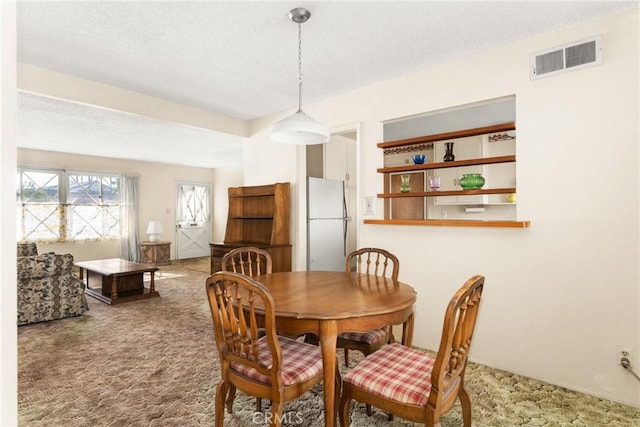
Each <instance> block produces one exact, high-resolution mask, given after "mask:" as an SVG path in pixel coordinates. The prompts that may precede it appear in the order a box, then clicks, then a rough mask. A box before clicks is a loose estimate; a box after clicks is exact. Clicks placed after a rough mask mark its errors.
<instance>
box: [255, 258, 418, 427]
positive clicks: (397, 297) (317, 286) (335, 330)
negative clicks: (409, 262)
mask: <svg viewBox="0 0 640 427" xmlns="http://www.w3.org/2000/svg"><path fill="white" fill-rule="evenodd" d="M254 279H255V280H257V281H258V282H260V283H262V284H263V285H264V286H266V287H267V288H268V289H269V291H270V292H271V295H272V297H273V301H274V303H275V315H276V329H277V330H278V332H280V333H285V334H293V335H301V334H304V333H314V334H316V335H317V336H318V337H319V341H320V346H321V349H322V364H323V370H324V378H323V386H324V389H323V395H324V424H325V426H332V427H333V426H335V425H336V407H335V398H336V387H335V382H334V378H335V371H336V368H337V359H336V340H337V337H338V335H339V334H340V333H342V332H346V331H358V332H366V331H369V330H371V329H375V328H380V327H383V326H385V325H400V324H402V325H403V332H402V342H403V343H404V344H406V345H411V337H412V336H413V305H414V303H415V301H416V292H415V290H414V289H413V288H412V287H411V286H409V285H407V284H405V283H401V282H398V281H397V280H393V279H391V278H386V277H380V276H366V275H360V274H356V273H346V272H335V271H294V272H278V273H272V274H265V275H260V276H256V277H254Z"/></svg>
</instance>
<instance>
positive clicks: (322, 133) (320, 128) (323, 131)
mask: <svg viewBox="0 0 640 427" xmlns="http://www.w3.org/2000/svg"><path fill="white" fill-rule="evenodd" d="M310 17H311V13H310V12H309V11H308V10H307V9H303V8H301V7H298V8H295V9H291V11H289V19H291V21H293V22H294V23H296V24H298V111H296V112H295V113H294V114H293V115H291V116H289V117H287V118H286V119H283V120H280V121H279V122H276V123H274V124H273V125H272V126H271V129H270V131H269V133H270V135H271V139H273V140H274V141H276V142H280V143H283V144H296V145H312V144H322V143H324V142H327V141H328V140H329V129H328V128H327V127H326V126H324V125H323V124H321V123H320V122H318V121H317V120H315V119H314V118H312V117H309V116H308V115H307V114H305V112H304V111H302V24H303V23H305V22H307V21H308V20H309V18H310Z"/></svg>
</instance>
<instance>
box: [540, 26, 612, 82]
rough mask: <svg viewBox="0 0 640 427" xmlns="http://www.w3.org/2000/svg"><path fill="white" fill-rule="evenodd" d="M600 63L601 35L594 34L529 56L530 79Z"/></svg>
mask: <svg viewBox="0 0 640 427" xmlns="http://www.w3.org/2000/svg"><path fill="white" fill-rule="evenodd" d="M599 64H602V37H601V36H595V37H591V38H588V39H584V40H580V41H577V42H573V43H569V44H566V45H564V46H557V47H554V48H552V49H546V50H543V51H540V52H536V53H534V54H532V55H531V56H530V66H529V76H530V78H531V80H535V79H540V78H543V77H549V76H553V75H556V74H560V73H564V72H567V71H574V70H579V69H580V68H585V67H590V66H592V65H599Z"/></svg>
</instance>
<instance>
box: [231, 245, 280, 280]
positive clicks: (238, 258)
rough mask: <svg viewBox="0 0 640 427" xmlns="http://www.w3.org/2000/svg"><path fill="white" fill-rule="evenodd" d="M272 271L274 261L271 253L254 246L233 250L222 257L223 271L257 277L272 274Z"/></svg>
mask: <svg viewBox="0 0 640 427" xmlns="http://www.w3.org/2000/svg"><path fill="white" fill-rule="evenodd" d="M272 270H273V261H272V260H271V255H269V252H267V251H265V250H264V249H260V248H256V247H253V246H245V247H240V248H236V249H232V250H230V251H229V252H227V253H226V254H224V256H223V257H222V271H232V272H234V273H240V274H244V275H245V276H249V277H255V276H259V275H260V274H271V272H272Z"/></svg>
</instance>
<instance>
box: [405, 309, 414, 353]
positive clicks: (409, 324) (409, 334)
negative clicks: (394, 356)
mask: <svg viewBox="0 0 640 427" xmlns="http://www.w3.org/2000/svg"><path fill="white" fill-rule="evenodd" d="M413 323H414V316H413V313H411V314H410V315H409V317H408V318H407V320H405V321H404V323H403V324H402V344H403V345H406V346H407V347H411V342H412V341H413Z"/></svg>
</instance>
